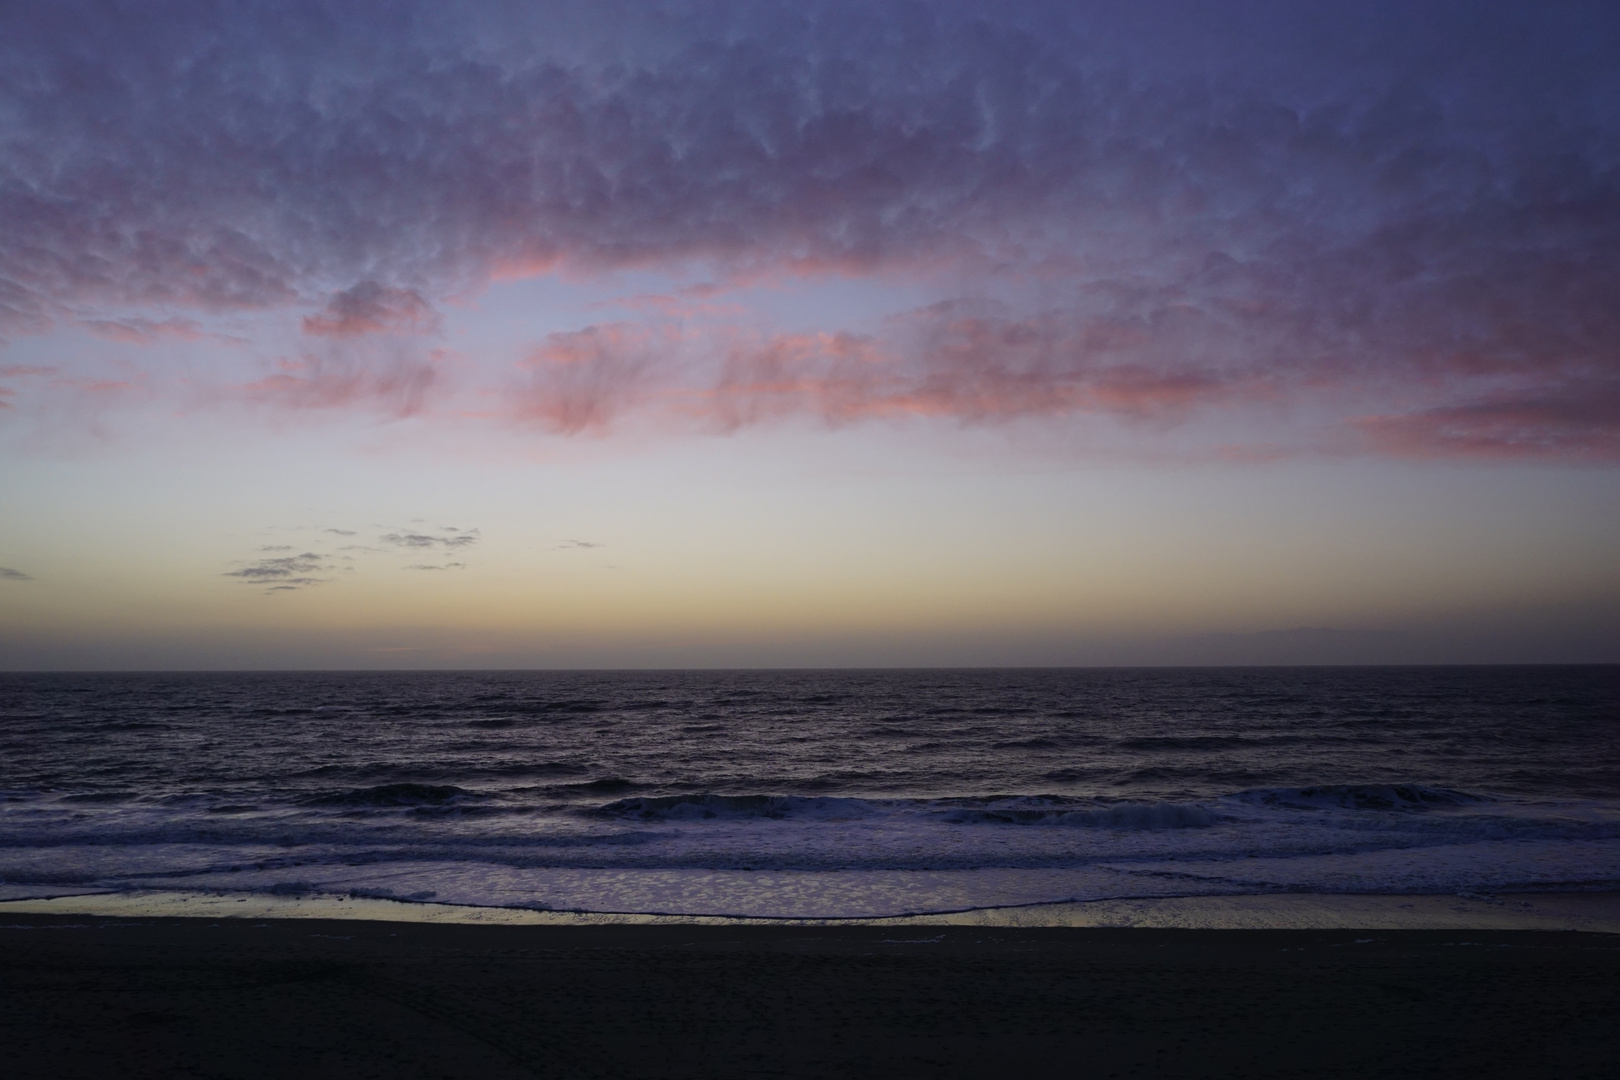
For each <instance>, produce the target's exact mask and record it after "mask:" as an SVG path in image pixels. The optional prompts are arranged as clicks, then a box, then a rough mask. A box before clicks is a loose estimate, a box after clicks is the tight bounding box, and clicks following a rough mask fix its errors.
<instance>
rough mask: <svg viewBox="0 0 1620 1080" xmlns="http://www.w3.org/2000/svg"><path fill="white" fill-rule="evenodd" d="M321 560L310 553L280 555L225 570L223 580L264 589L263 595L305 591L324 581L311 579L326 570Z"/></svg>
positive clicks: (317, 555)
mask: <svg viewBox="0 0 1620 1080" xmlns="http://www.w3.org/2000/svg"><path fill="white" fill-rule="evenodd" d="M322 559H323V556H321V555H319V554H317V553H316V552H313V551H305V552H302V553H300V554H298V555H281V556H276V557H272V558H267V559H259V560H257V561H255V562H252V563H249V564H248V565H246V566H243V567H240V568H239V569H236V570H228V571H226V573H225V576H226V577H233V578H238V579H240V580H241V581H243V582H245V583H248V584H254V585H264V586H267V588H266V591H267V592H285V591H289V590H293V589H301V588H308V587H309V586H311V585H319V584H322V583H323V582H325V581H326V580H327V579H326V578H320V577H315V576H314V575H315V574H318V573H321V572H322V571H324V570H325V569H326V567H325V565H324V563H323V562H322Z"/></svg>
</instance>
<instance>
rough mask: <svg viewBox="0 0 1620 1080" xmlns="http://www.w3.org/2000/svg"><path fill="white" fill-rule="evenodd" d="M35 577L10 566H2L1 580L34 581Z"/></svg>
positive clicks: (0, 570)
mask: <svg viewBox="0 0 1620 1080" xmlns="http://www.w3.org/2000/svg"><path fill="white" fill-rule="evenodd" d="M33 580H34V579H33V577H32V576H31V575H29V574H25V573H23V572H22V571H21V570H13V569H12V568H11V567H9V566H0V581H33Z"/></svg>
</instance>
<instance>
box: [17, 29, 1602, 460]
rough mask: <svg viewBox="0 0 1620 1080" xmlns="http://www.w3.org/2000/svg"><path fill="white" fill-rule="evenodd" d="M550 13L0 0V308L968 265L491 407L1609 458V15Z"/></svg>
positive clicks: (410, 395)
mask: <svg viewBox="0 0 1620 1080" xmlns="http://www.w3.org/2000/svg"><path fill="white" fill-rule="evenodd" d="M562 10H563V9H561V8H552V7H549V6H545V5H539V6H534V5H518V4H500V3H484V4H475V5H471V6H458V7H456V8H454V9H448V8H442V7H439V6H436V5H411V4H405V5H388V6H386V7H384V6H382V5H374V4H367V3H355V4H347V5H330V4H325V3H314V2H309V3H298V2H292V0H289V2H286V3H280V4H274V5H270V4H247V5H233V6H230V7H226V8H221V7H218V6H214V5H204V4H201V3H184V2H175V3H160V4H155V5H154V4H147V3H143V4H140V5H134V4H120V3H110V4H97V5H94V6H91V5H88V4H74V3H63V4H52V5H19V6H16V7H13V8H9V9H7V11H6V13H5V14H0V110H3V112H0V114H3V115H4V116H5V117H6V127H7V137H6V141H5V143H4V145H3V147H0V222H3V223H4V225H5V227H4V228H3V229H0V334H4V335H9V336H13V337H14V336H16V335H19V334H26V333H34V332H37V331H39V330H40V329H41V328H43V327H45V326H47V325H49V324H50V323H51V322H52V321H61V320H64V319H74V320H77V321H81V322H85V323H86V324H87V325H90V326H91V327H92V328H93V329H98V332H104V333H109V334H113V335H115V336H116V335H118V334H127V335H133V336H134V337H142V336H143V335H144V336H145V337H148V338H150V337H152V336H153V335H161V334H170V335H183V334H185V333H189V332H192V330H193V329H194V323H193V322H191V321H190V320H188V319H186V318H184V317H182V316H175V315H166V316H165V317H164V319H162V320H160V319H145V320H144V321H136V320H133V319H132V317H129V316H127V309H128V308H129V307H132V306H133V307H141V306H150V307H152V308H154V309H156V308H161V309H162V310H163V311H171V310H184V311H190V312H193V313H221V312H232V311H241V310H250V309H269V310H278V309H283V308H284V309H286V310H287V311H288V312H289V313H292V314H294V315H296V317H297V319H299V320H300V322H299V325H300V326H301V327H302V329H303V330H305V331H306V332H307V333H308V334H310V335H314V336H317V337H325V338H327V339H330V340H329V344H331V345H332V346H334V347H337V346H340V345H343V343H345V342H350V343H352V342H354V340H355V339H357V338H363V337H367V336H375V335H380V336H382V337H401V338H403V337H410V336H413V335H417V336H419V335H431V334H432V333H434V332H435V331H436V330H437V327H438V316H437V314H436V312H435V307H436V305H438V304H439V303H441V302H442V301H443V300H444V299H445V298H447V297H449V296H452V295H454V294H458V293H463V292H465V291H467V290H476V289H477V288H479V287H481V286H483V285H485V284H487V283H488V282H490V281H492V280H495V279H497V278H500V277H502V276H511V275H523V274H533V273H542V272H552V271H555V270H568V271H569V272H572V273H592V272H596V271H601V270H610V269H622V268H651V269H658V270H664V271H667V272H670V273H676V272H680V271H682V270H683V268H688V267H691V266H694V265H701V266H704V267H706V268H707V271H708V272H711V273H713V275H714V276H715V277H716V279H717V280H718V281H719V282H720V283H721V285H722V287H724V286H725V285H727V284H737V283H742V282H747V281H751V280H757V279H760V278H770V277H773V276H776V277H780V276H781V275H795V274H796V275H834V274H837V275H881V276H883V277H886V278H887V277H904V278H910V279H913V280H927V281H936V280H945V281H948V282H949V285H948V287H945V288H944V295H942V296H941V299H942V300H947V299H948V300H949V301H950V305H949V306H948V310H947V309H941V313H935V314H928V313H921V314H918V313H913V315H911V316H905V315H899V316H897V318H896V319H895V320H891V322H890V323H889V324H888V326H887V327H886V329H884V330H883V331H882V332H881V333H880V334H877V335H875V336H872V335H865V336H863V335H857V334H852V333H848V332H846V329H847V328H845V327H841V326H837V325H829V326H825V327H822V328H821V329H820V331H819V333H818V334H810V335H808V336H807V335H803V334H797V333H794V334H789V333H785V332H784V333H766V334H764V335H763V336H760V337H758V338H757V339H755V340H752V341H742V340H741V337H746V335H741V337H739V336H736V335H734V336H733V337H729V338H728V337H727V336H726V335H725V334H718V335H711V336H710V338H709V339H707V340H704V341H701V342H694V341H693V340H692V339H691V336H690V332H689V331H685V330H671V329H667V328H665V327H664V324H661V323H659V322H658V321H657V319H652V320H650V321H648V322H644V323H637V324H634V325H631V324H602V325H599V326H595V327H589V328H582V329H579V330H577V331H572V332H570V333H566V334H561V335H553V336H552V337H550V338H548V339H546V340H545V341H544V342H542V343H540V344H538V345H537V346H536V348H535V350H534V351H533V353H532V354H531V356H530V357H529V359H528V361H527V366H526V368H525V370H524V372H523V373H522V380H521V387H520V390H521V393H520V394H519V396H518V399H517V400H516V401H515V402H513V403H509V406H508V407H506V408H505V412H504V413H503V415H507V416H508V417H510V415H511V414H514V413H515V414H517V415H519V417H520V418H523V419H526V420H527V421H528V422H531V423H533V424H535V425H536V426H539V427H541V428H544V429H546V430H549V431H554V432H558V433H565V434H572V433H580V432H590V431H601V430H605V429H606V428H608V427H609V426H610V425H611V424H612V422H613V420H614V418H615V417H618V416H621V415H624V414H625V413H627V412H630V411H634V410H636V409H643V408H647V407H662V408H665V409H666V411H668V410H673V411H679V410H680V409H681V408H684V409H686V410H687V411H688V412H689V413H693V414H697V415H699V416H700V417H701V418H702V419H703V420H704V423H706V424H708V425H710V426H717V427H720V428H723V429H724V428H732V427H737V426H741V425H744V424H749V423H758V422H763V421H764V420H767V419H769V418H771V417H773V416H781V415H789V414H799V413H803V414H809V415H815V416H820V417H822V418H824V419H827V420H829V421H830V422H835V423H846V422H853V421H854V420H857V419H860V418H863V417H868V416H877V415H896V414H908V415H909V414H921V415H930V416H948V417H951V418H955V419H959V420H962V421H966V422H971V423H991V422H1000V421H1004V420H1009V419H1018V418H1030V417H1047V418H1061V417H1065V416H1070V415H1073V414H1077V413H1090V412H1105V413H1109V414H1110V415H1117V416H1119V417H1121V418H1124V419H1126V420H1130V419H1132V418H1136V419H1153V420H1155V421H1156V422H1172V421H1174V419H1175V417H1177V416H1189V415H1192V414H1193V413H1195V412H1197V411H1199V410H1202V409H1213V408H1221V407H1228V406H1242V405H1244V404H1245V403H1249V402H1253V401H1255V400H1258V399H1260V398H1263V397H1267V396H1270V397H1271V398H1277V397H1281V398H1284V399H1288V398H1293V399H1298V400H1301V401H1307V400H1308V401H1312V402H1320V401H1327V400H1328V399H1330V398H1331V397H1333V396H1335V395H1337V396H1340V397H1342V398H1343V399H1344V400H1346V401H1347V402H1353V404H1352V405H1347V406H1346V407H1345V408H1344V409H1343V410H1341V417H1340V420H1341V421H1342V423H1341V426H1342V427H1344V428H1345V430H1347V431H1351V432H1354V433H1357V434H1358V435H1359V437H1361V438H1362V442H1361V443H1359V444H1358V445H1362V446H1365V447H1368V448H1370V449H1371V450H1373V451H1374V452H1385V453H1397V454H1407V453H1411V452H1414V451H1413V449H1412V448H1413V447H1416V446H1419V445H1421V446H1424V447H1428V448H1429V449H1428V450H1427V451H1425V452H1429V453H1453V452H1454V453H1459V454H1465V455H1473V454H1475V453H1477V452H1478V448H1479V447H1480V446H1484V445H1487V444H1488V445H1491V446H1497V447H1499V448H1500V452H1501V454H1502V455H1504V456H1535V457H1553V458H1562V457H1572V458H1579V459H1583V460H1586V459H1601V460H1614V458H1615V456H1616V451H1615V449H1614V447H1615V445H1616V434H1617V432H1620V427H1616V418H1615V416H1614V415H1613V412H1612V410H1610V411H1604V410H1598V411H1597V412H1595V413H1582V414H1581V416H1580V417H1579V418H1577V419H1571V414H1570V411H1569V410H1568V409H1565V408H1562V407H1557V406H1556V405H1555V403H1557V402H1564V401H1570V400H1576V399H1579V398H1581V397H1582V396H1583V395H1585V393H1586V389H1585V388H1588V387H1591V386H1600V387H1606V386H1611V385H1613V383H1614V382H1615V380H1616V379H1617V378H1620V305H1617V304H1615V303H1614V302H1613V298H1612V293H1613V282H1614V281H1616V280H1620V75H1617V74H1616V71H1617V69H1616V68H1615V65H1614V64H1613V63H1612V57H1613V56H1614V55H1616V54H1617V53H1620V15H1617V14H1616V12H1615V10H1614V8H1613V6H1612V5H1607V4H1598V3H1592V4H1579V3H1575V4H1568V5H1558V6H1537V7H1535V8H1534V9H1531V8H1528V7H1527V6H1525V5H1520V4H1509V3H1498V4H1492V3H1485V2H1480V3H1469V4H1452V3H1420V4H1403V5H1384V4H1377V3H1372V4H1361V5H1342V4H1314V3H1269V2H1238V0H1232V2H1228V3H1223V4H1213V5H1209V4H1197V3H1191V2H1187V3H1139V4H1131V5H1125V4H1109V3H1100V4H1096V5H1089V6H1087V7H1086V8H1085V9H1083V10H1077V9H1074V8H1073V7H1072V6H1071V5H1058V4H1018V3H1013V4H1008V5H1001V6H998V7H997V8H996V9H994V11H993V12H992V11H987V10H986V9H984V8H982V6H979V5H956V4H950V3H941V4H938V5H928V6H914V5H904V4H898V3H894V4H890V3H878V4H870V5H868V4H860V5H857V4H853V3H821V4H810V5H808V6H800V7H795V8H793V9H791V10H790V9H788V8H783V7H780V6H776V5H765V4H752V3H740V2H732V3H716V4H692V5H680V4H677V5H669V6H658V7H656V8H655V7H651V6H640V5H622V6H621V5H616V4H604V5H596V6H593V7H592V9H591V12H590V13H588V14H585V15H578V16H575V17H572V18H570V19H567V20H564V19H562V18H561V12H562ZM991 298H995V299H994V301H992V299H991ZM997 304H999V305H1000V307H997V306H996V305H997ZM666 306H668V305H666ZM115 309H116V310H117V311H119V312H126V314H125V315H122V316H120V315H116V314H115V313H114V311H115ZM670 334H676V335H677V336H678V341H677V342H675V343H674V344H671V342H670V341H667V340H664V338H665V337H667V336H668V335H670ZM739 334H740V332H739ZM676 345H678V347H676ZM694 356H697V357H699V358H700V359H702V358H706V360H707V362H709V363H711V365H712V370H711V371H710V372H709V373H708V374H707V375H705V376H702V377H694V376H693V375H692V373H691V372H690V370H688V367H687V366H685V365H689V364H690V363H691V362H692V360H693V357H694ZM441 368H442V364H440V363H438V362H436V361H432V360H427V359H423V358H422V357H421V356H419V355H417V354H414V353H409V352H408V351H407V352H406V353H399V354H390V353H386V352H377V351H375V350H371V351H365V350H360V351H354V352H348V353H345V352H341V351H339V352H330V353H322V352H319V351H313V352H311V353H310V354H309V355H301V356H300V357H299V358H297V359H295V360H286V361H282V362H281V366H280V367H279V369H278V370H276V371H274V372H273V373H271V374H270V375H268V376H266V377H265V378H264V379H262V380H258V381H255V382H253V383H252V384H251V385H250V386H249V387H248V388H247V389H246V390H245V391H244V393H246V395H247V396H249V397H250V398H253V399H255V400H261V401H266V402H272V403H275V404H278V405H286V406H291V407H298V408H308V407H323V408H346V407H351V406H356V405H365V406H367V407H376V406H377V405H378V404H379V403H380V404H381V405H382V407H383V408H384V409H385V410H386V411H389V412H391V413H394V414H398V415H405V414H414V413H417V412H421V411H422V410H424V409H425V408H427V406H428V403H429V402H431V401H433V400H434V399H435V395H442V394H449V393H451V392H453V388H452V387H451V386H450V384H449V382H448V381H447V380H445V379H443V378H441V377H440V374H439V372H440V370H441ZM672 388H673V390H675V391H678V392H677V393H676V394H675V397H674V398H668V397H667V396H666V397H660V396H659V395H661V394H665V393H666V391H670V390H671V389H672ZM1369 399H1379V403H1378V404H1375V405H1374V406H1372V407H1371V408H1369V407H1367V405H1366V404H1365V402H1366V401H1367V400H1369ZM682 402H684V405H683V404H681V403H682ZM1402 402H1405V403H1406V404H1405V405H1402V404H1401V403H1402ZM660 403H662V404H661V405H660ZM1402 417H1405V419H1400V418H1402ZM1425 417H1426V418H1427V419H1422V418H1425ZM1492 417H1495V419H1492ZM1423 432H1428V434H1423ZM1493 433H1494V434H1493ZM1482 440H1483V441H1482ZM1448 448H1449V449H1448Z"/></svg>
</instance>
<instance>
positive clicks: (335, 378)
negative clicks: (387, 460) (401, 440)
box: [231, 350, 450, 417]
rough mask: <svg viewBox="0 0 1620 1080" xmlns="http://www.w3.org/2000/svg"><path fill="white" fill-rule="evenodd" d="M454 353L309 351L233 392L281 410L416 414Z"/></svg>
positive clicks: (402, 415)
mask: <svg viewBox="0 0 1620 1080" xmlns="http://www.w3.org/2000/svg"><path fill="white" fill-rule="evenodd" d="M449 359H450V354H449V353H447V352H445V351H443V350H435V351H434V352H432V353H430V354H429V355H428V356H427V357H426V358H421V357H414V356H406V357H396V358H377V357H360V358H356V357H352V356H320V355H315V354H310V353H306V354H304V355H302V356H300V357H297V358H296V359H285V358H284V359H282V360H281V361H279V362H278V364H277V369H278V370H277V371H276V373H275V374H273V375H269V376H266V377H265V378H262V379H258V380H256V381H254V382H251V383H248V384H246V385H244V386H242V387H240V388H238V389H237V390H235V391H233V392H232V394H231V396H234V397H238V398H241V399H245V400H248V401H251V402H255V403H258V404H265V405H273V406H276V407H277V408H282V409H293V410H309V409H313V410H330V409H349V408H366V409H378V408H380V409H381V410H382V411H383V412H385V413H388V414H390V415H393V416H397V417H406V416H415V415H417V414H419V413H421V412H423V411H424V410H425V409H426V407H427V404H428V398H429V395H430V392H431V391H433V390H435V389H439V388H441V387H442V384H443V380H444V370H443V369H444V367H445V365H446V362H447V361H448V360H449Z"/></svg>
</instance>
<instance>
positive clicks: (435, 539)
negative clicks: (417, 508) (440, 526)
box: [378, 529, 481, 551]
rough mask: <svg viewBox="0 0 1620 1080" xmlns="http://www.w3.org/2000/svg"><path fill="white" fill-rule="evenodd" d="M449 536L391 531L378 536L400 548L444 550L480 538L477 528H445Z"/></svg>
mask: <svg viewBox="0 0 1620 1080" xmlns="http://www.w3.org/2000/svg"><path fill="white" fill-rule="evenodd" d="M445 531H446V532H449V533H452V534H453V535H450V536H434V535H432V534H430V533H421V532H392V533H384V534H383V535H382V536H380V537H378V539H379V540H381V541H382V542H383V543H385V544H392V545H394V546H395V547H402V548H444V549H446V550H451V551H455V550H460V549H463V548H469V547H472V546H473V545H474V544H476V543H478V541H479V539H480V538H481V537H480V535H479V532H478V530H477V529H467V530H461V529H447V530H445Z"/></svg>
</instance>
